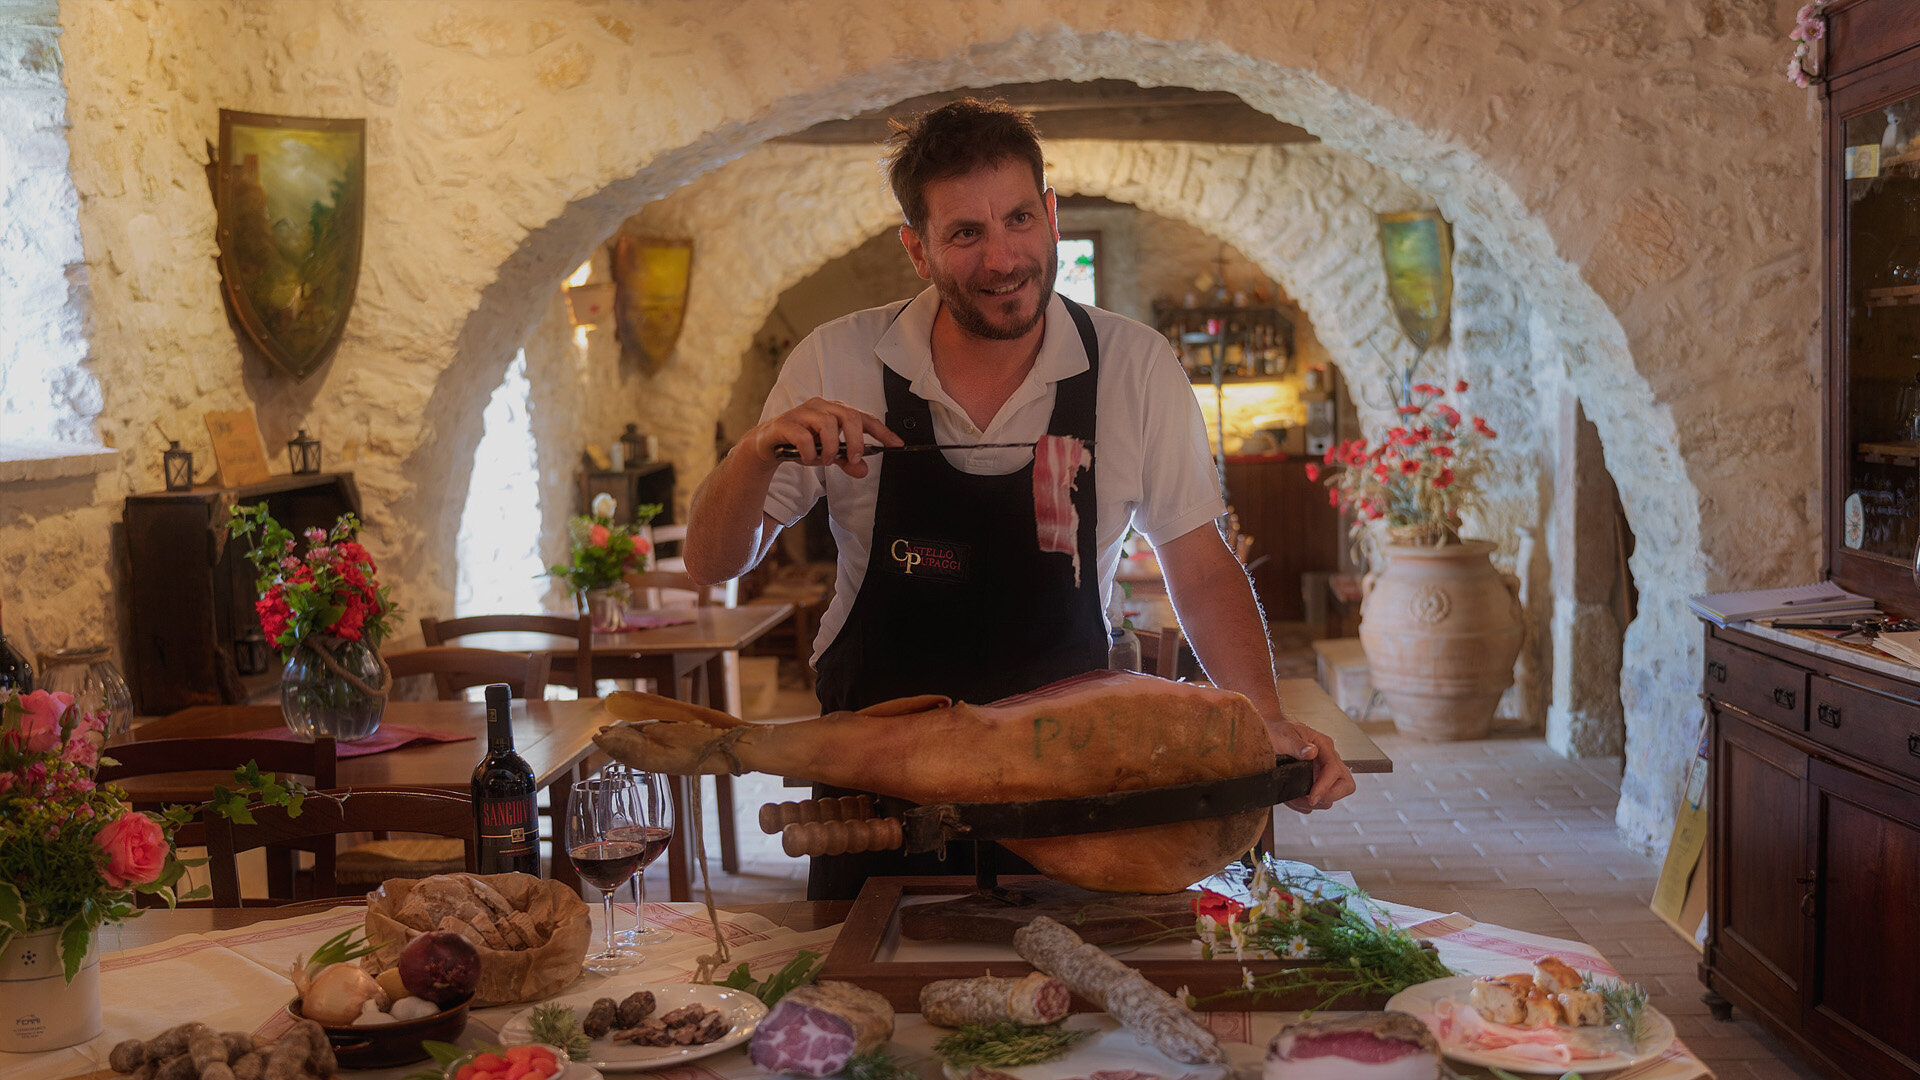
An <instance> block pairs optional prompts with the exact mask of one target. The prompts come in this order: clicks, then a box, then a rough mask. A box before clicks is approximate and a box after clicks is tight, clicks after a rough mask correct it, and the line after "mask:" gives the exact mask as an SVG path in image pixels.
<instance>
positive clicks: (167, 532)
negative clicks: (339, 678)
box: [125, 473, 360, 715]
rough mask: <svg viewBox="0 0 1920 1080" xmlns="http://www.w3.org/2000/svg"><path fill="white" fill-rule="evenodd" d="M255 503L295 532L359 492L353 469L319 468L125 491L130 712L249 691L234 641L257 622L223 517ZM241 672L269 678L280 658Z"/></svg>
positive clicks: (263, 682) (323, 521)
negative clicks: (230, 483)
mask: <svg viewBox="0 0 1920 1080" xmlns="http://www.w3.org/2000/svg"><path fill="white" fill-rule="evenodd" d="M259 503H265V504H266V505H267V509H268V510H269V511H271V512H272V514H273V516H274V519H275V520H277V521H279V522H280V524H282V525H285V526H286V527H287V528H288V529H291V530H292V531H293V532H295V533H300V532H303V531H304V530H306V529H309V528H315V527H318V528H323V529H324V528H331V527H332V525H333V523H334V522H335V521H336V520H338V519H339V517H340V515H341V514H345V513H350V512H351V513H358V512H359V509H360V493H359V489H358V488H356V487H355V486H354V483H353V474H352V473H318V474H314V475H309V476H276V477H274V478H273V479H271V480H267V481H264V482H262V483H258V484H247V485H244V486H242V487H235V488H195V489H194V490H192V491H157V492H152V493H150V494H144V495H129V496H127V507H126V518H125V521H126V537H127V547H126V555H127V606H128V609H129V616H130V619H131V629H132V638H131V642H130V649H129V658H130V660H131V663H130V665H129V667H130V670H129V671H128V674H129V676H130V677H131V683H132V687H133V695H134V703H135V708H136V709H137V710H138V711H139V712H141V713H143V714H146V715H163V714H166V713H170V712H174V711H176V710H178V709H184V708H187V707H188V706H190V705H230V704H235V703H238V702H242V701H245V700H246V699H247V697H248V696H249V686H248V680H247V679H243V676H242V672H241V671H240V669H239V666H238V664H237V663H236V660H235V656H236V652H237V649H236V643H237V642H239V641H240V640H241V639H243V638H246V637H247V636H249V635H251V634H254V633H256V632H257V631H258V630H259V627H260V624H259V622H258V621H257V619H256V617H255V615H254V611H253V602H254V601H255V600H256V599H258V598H259V595H258V593H256V592H255V591H254V587H253V583H254V579H255V574H254V569H253V565H252V564H251V563H249V562H247V553H246V549H245V547H244V546H243V545H241V544H238V543H230V542H229V541H228V539H227V519H228V516H229V512H230V511H231V510H232V508H233V507H235V506H252V505H256V504H259ZM247 674H248V675H249V676H252V679H251V681H252V683H253V685H254V686H256V687H258V688H265V687H269V686H271V685H272V683H273V682H274V681H276V680H277V679H278V678H279V665H278V664H277V663H275V662H274V660H273V657H272V655H271V654H268V656H267V668H266V670H265V671H260V672H250V673H247Z"/></svg>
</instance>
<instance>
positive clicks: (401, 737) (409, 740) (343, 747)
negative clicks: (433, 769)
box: [229, 724, 473, 758]
mask: <svg viewBox="0 0 1920 1080" xmlns="http://www.w3.org/2000/svg"><path fill="white" fill-rule="evenodd" d="M229 734H230V737H244V738H248V739H280V740H283V741H285V742H300V741H302V740H301V737H300V736H299V735H298V734H295V733H294V731H293V730H292V729H291V728H274V729H273V730H270V731H235V732H231V733H229ZM472 738H473V736H472V735H461V734H459V733H458V732H453V731H433V730H431V729H429V728H417V727H408V726H406V725H405V724H382V725H380V730H379V731H376V732H374V733H373V734H372V735H371V736H369V737H367V738H365V739H361V740H360V741H358V742H350V743H348V742H343V743H335V744H334V747H333V753H334V756H335V757H341V758H356V757H366V756H367V755H368V754H384V753H386V752H387V751H389V750H401V749H404V748H406V747H409V746H427V745H430V744H433V743H444V742H467V741H468V740H470V739H472Z"/></svg>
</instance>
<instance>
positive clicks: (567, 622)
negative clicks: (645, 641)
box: [420, 613, 594, 697]
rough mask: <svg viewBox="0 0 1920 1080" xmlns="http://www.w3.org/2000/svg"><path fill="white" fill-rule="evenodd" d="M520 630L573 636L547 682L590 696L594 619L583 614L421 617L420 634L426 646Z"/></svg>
mask: <svg viewBox="0 0 1920 1080" xmlns="http://www.w3.org/2000/svg"><path fill="white" fill-rule="evenodd" d="M493 633H521V634H550V635H552V636H554V637H570V638H572V639H574V644H575V648H574V653H573V655H572V656H565V655H559V654H555V655H554V656H553V663H552V666H551V667H550V668H549V669H548V678H547V681H548V682H556V683H561V684H563V685H569V686H572V687H574V688H575V689H576V690H579V691H580V696H581V697H593V696H594V691H593V620H592V619H591V618H590V617H588V616H587V615H586V614H584V613H583V614H581V615H579V616H578V617H573V616H565V615H469V616H467V617H465V618H460V619H436V618H433V617H431V616H422V617H421V619H420V636H421V637H423V638H425V639H426V642H427V644H428V645H447V644H451V643H452V642H453V641H454V640H455V639H456V638H462V637H466V636H467V635H469V634H493Z"/></svg>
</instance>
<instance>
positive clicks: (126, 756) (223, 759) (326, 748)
mask: <svg viewBox="0 0 1920 1080" xmlns="http://www.w3.org/2000/svg"><path fill="white" fill-rule="evenodd" d="M102 753H103V755H104V756H106V757H109V758H112V759H113V761H114V762H115V763H114V764H111V765H101V766H100V769H99V771H98V772H96V773H95V774H94V779H95V780H97V781H99V782H100V783H103V784H104V783H111V782H118V781H122V780H130V779H134V778H137V777H148V776H168V775H172V774H176V773H190V772H215V773H223V774H229V775H227V776H224V777H223V778H222V781H223V782H226V783H231V782H232V778H231V775H230V774H231V773H232V772H233V770H235V769H237V768H239V767H241V766H242V765H245V764H246V763H247V762H249V761H251V762H253V763H254V764H256V765H258V766H259V767H260V771H261V772H266V773H273V774H274V775H276V776H296V777H306V778H308V780H309V781H311V786H312V787H315V788H330V787H332V786H334V783H335V770H336V767H337V765H338V758H337V757H336V756H335V753H334V742H333V740H332V739H328V738H321V739H315V740H313V741H312V742H294V741H289V740H286V739H250V738H244V737H240V736H234V737H225V736H217V737H209V738H202V739H146V740H142V741H139V742H125V743H119V744H117V745H113V746H108V747H107V748H106V749H105V750H103V751H102ZM162 805H163V804H162V802H161V801H159V800H143V799H138V798H136V799H135V800H134V803H133V806H134V809H136V810H158V809H160V808H161V806H162ZM173 840H174V844H175V845H176V846H178V847H201V846H204V845H205V844H206V831H205V829H204V828H203V827H202V825H201V823H200V822H198V821H190V822H188V823H186V824H185V825H182V826H181V827H180V830H179V831H178V832H177V833H175V834H174V838H173ZM332 860H333V848H332V847H331V846H327V847H326V848H325V850H324V851H322V850H315V851H314V862H315V863H316V865H318V864H321V863H325V864H326V866H327V870H328V872H331V869H332ZM293 877H294V852H293V849H292V848H290V847H286V846H284V845H282V846H277V847H271V848H268V849H267V880H268V882H269V886H270V887H271V888H273V889H275V890H277V891H280V892H283V893H284V894H285V895H287V896H292V895H293ZM139 899H140V903H141V905H142V906H154V905H156V904H159V903H163V902H164V901H161V900H159V899H158V898H155V897H149V896H146V895H144V894H143V895H141V896H140V898H139Z"/></svg>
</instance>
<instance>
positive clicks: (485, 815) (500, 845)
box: [473, 794, 540, 856]
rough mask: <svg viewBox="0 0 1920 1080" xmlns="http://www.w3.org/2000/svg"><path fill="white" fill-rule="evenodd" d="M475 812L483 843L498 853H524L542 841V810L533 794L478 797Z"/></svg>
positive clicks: (475, 801) (484, 846)
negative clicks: (540, 810)
mask: <svg viewBox="0 0 1920 1080" xmlns="http://www.w3.org/2000/svg"><path fill="white" fill-rule="evenodd" d="M473 814H474V820H475V824H476V825H477V826H478V828H479V834H480V844H481V846H482V847H483V848H486V849H487V850H489V851H491V852H493V853H494V854H496V855H503V856H512V855H522V854H525V853H527V852H529V851H533V850H535V849H536V848H537V847H538V845H539V843H540V823H539V816H538V814H539V811H538V808H537V807H536V805H535V800H534V797H533V796H532V795H531V794H529V795H520V796H514V797H513V798H508V799H489V798H485V797H482V798H477V799H475V800H474V801H473Z"/></svg>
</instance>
